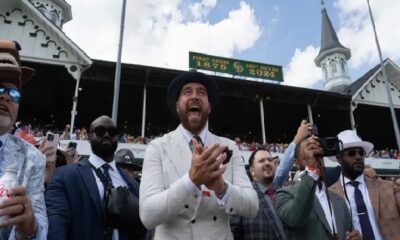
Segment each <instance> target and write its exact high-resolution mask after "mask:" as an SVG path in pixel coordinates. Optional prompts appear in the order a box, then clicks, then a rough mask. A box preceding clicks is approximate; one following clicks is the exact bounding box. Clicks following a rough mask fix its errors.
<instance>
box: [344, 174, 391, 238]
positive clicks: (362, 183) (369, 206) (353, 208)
mask: <svg viewBox="0 0 400 240" xmlns="http://www.w3.org/2000/svg"><path fill="white" fill-rule="evenodd" d="M355 181H357V182H359V185H358V189H360V191H361V194H362V196H363V199H364V202H365V206H366V208H367V211H368V218H369V221H370V223H371V226H372V230H373V231H374V236H375V240H381V239H383V238H382V235H381V233H380V231H379V226H378V222H377V221H376V218H375V212H374V208H373V207H372V204H371V200H370V198H369V193H368V188H367V185H366V183H365V180H364V174H361V175H360V176H358V177H357V178H356V179H355ZM340 182H341V183H342V186H343V177H342V175H340ZM344 182H345V183H346V193H347V197H348V199H347V200H346V203H347V207H349V202H348V201H350V211H351V216H352V220H353V227H354V229H357V230H358V231H359V232H360V233H361V234H362V231H361V225H360V221H359V218H358V213H357V205H356V201H355V198H354V187H353V185H351V184H350V182H351V180H350V179H348V178H347V177H344Z"/></svg>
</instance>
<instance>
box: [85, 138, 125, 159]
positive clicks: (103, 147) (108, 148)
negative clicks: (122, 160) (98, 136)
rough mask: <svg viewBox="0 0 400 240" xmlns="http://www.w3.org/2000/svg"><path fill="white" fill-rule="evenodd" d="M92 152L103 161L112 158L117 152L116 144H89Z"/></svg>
mask: <svg viewBox="0 0 400 240" xmlns="http://www.w3.org/2000/svg"><path fill="white" fill-rule="evenodd" d="M91 147H92V151H93V153H94V154H96V155H97V156H99V157H101V158H102V159H103V160H107V159H111V160H110V161H112V159H113V158H114V153H115V150H117V147H118V143H112V144H101V143H93V142H92V143H91Z"/></svg>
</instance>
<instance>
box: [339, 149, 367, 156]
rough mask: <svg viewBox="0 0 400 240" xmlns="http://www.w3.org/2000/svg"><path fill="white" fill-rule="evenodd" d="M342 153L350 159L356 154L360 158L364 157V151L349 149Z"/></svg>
mask: <svg viewBox="0 0 400 240" xmlns="http://www.w3.org/2000/svg"><path fill="white" fill-rule="evenodd" d="M344 153H345V154H347V155H348V156H350V157H354V156H355V155H356V154H357V153H358V154H359V155H360V156H365V151H364V149H349V150H345V151H344Z"/></svg>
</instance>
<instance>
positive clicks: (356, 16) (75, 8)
mask: <svg viewBox="0 0 400 240" xmlns="http://www.w3.org/2000/svg"><path fill="white" fill-rule="evenodd" d="M67 2H68V3H69V4H70V5H71V7H72V15H73V19H72V21H71V22H68V23H66V24H65V25H64V28H63V30H64V31H65V32H66V33H67V35H68V36H69V37H70V38H71V39H72V40H73V41H75V42H76V43H77V44H78V45H79V46H80V47H81V48H82V49H83V50H84V51H85V52H86V53H87V54H88V55H89V56H90V57H91V58H94V59H103V60H110V61H115V60H116V58H117V48H118V38H119V29H120V14H121V8H122V0H112V1H111V0H84V1H82V0H67ZM370 3H371V7H372V10H373V13H374V17H375V22H376V27H377V30H378V35H379V40H380V44H381V48H382V51H383V57H384V58H387V57H389V58H391V59H392V60H394V61H395V62H396V63H398V64H399V63H400V44H399V43H400V31H398V30H397V26H398V23H399V22H400V14H399V13H400V1H398V0H384V1H382V0H370ZM325 5H326V8H327V10H328V14H329V16H330V18H331V20H332V22H333V25H334V27H335V29H336V31H337V33H338V37H339V40H340V41H341V43H342V44H343V45H344V46H346V47H348V48H350V49H351V51H352V58H351V59H350V61H349V71H350V75H351V77H352V80H353V81H354V80H356V79H358V78H359V77H360V76H361V75H362V74H363V73H365V72H366V71H367V70H369V69H370V68H371V67H373V66H375V65H376V64H378V63H379V58H378V55H377V50H376V45H375V42H374V36H373V31H372V26H371V22H370V19H369V15H368V8H367V1H366V0H330V1H329V0H326V1H325ZM320 30H321V4H320V0H296V1H293V0H242V1H237V0H197V1H194V0H127V9H126V20H125V33H124V35H125V36H124V44H123V54H122V61H123V62H125V63H133V64H141V65H151V66H158V67H165V68H174V69H182V70H187V69H188V52H189V51H195V52H201V53H206V54H211V55H217V56H223V57H229V58H238V59H242V60H248V61H255V62H262V63H268V64H275V65H281V66H283V68H284V80H285V82H284V84H288V85H292V86H301V87H307V88H315V89H322V88H323V84H322V74H321V70H320V69H319V68H317V67H316V66H315V64H314V61H313V60H314V58H315V57H316V56H317V54H318V52H319V47H320Z"/></svg>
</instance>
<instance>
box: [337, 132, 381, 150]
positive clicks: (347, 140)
mask: <svg viewBox="0 0 400 240" xmlns="http://www.w3.org/2000/svg"><path fill="white" fill-rule="evenodd" d="M337 136H338V138H339V140H340V141H342V143H343V149H342V150H344V149H347V148H353V147H362V148H363V149H364V151H365V153H366V154H367V155H368V154H369V153H370V152H371V151H372V149H374V144H372V143H370V142H367V141H363V140H361V138H360V137H359V136H358V135H357V132H356V131H354V130H345V131H343V132H340V133H339V134H338V135H337Z"/></svg>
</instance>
